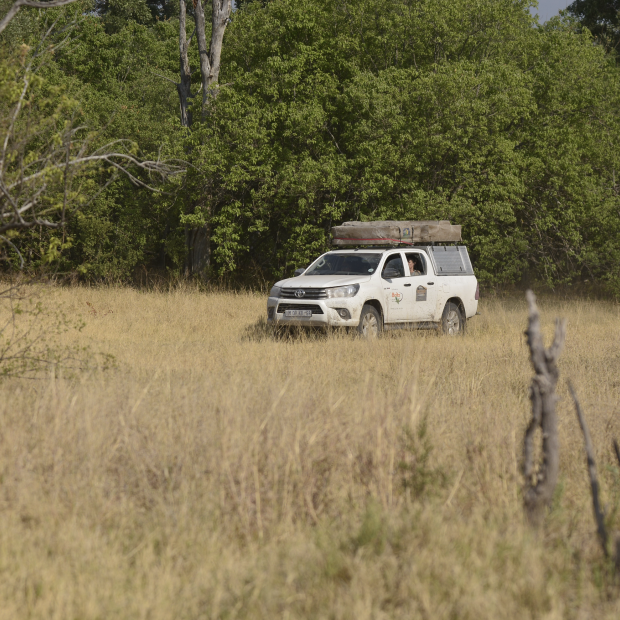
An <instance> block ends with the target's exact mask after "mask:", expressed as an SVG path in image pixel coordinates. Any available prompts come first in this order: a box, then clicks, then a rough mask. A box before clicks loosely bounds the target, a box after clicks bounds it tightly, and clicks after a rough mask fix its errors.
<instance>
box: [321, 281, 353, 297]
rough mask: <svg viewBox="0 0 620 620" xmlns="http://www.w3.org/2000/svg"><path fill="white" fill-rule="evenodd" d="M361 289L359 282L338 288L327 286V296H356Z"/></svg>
mask: <svg viewBox="0 0 620 620" xmlns="http://www.w3.org/2000/svg"><path fill="white" fill-rule="evenodd" d="M359 290H360V285H359V284H349V286H338V287H336V288H326V289H325V292H326V293H327V298H328V299H332V298H334V297H355V295H357V291H359Z"/></svg>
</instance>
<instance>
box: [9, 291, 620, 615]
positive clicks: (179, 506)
mask: <svg viewBox="0 0 620 620" xmlns="http://www.w3.org/2000/svg"><path fill="white" fill-rule="evenodd" d="M87 302H88V303H87ZM265 302H266V299H265V296H264V295H257V294H251V293H244V294H241V293H240V294H234V293H211V294H204V293H199V292H196V291H191V290H181V289H179V290H173V291H170V292H139V291H136V290H132V289H124V288H79V287H77V288H67V289H56V290H54V291H52V292H51V293H50V294H49V296H48V298H47V301H46V303H48V304H53V305H54V306H55V307H58V306H62V307H63V308H64V309H65V311H66V312H67V314H68V316H70V317H74V318H80V317H81V318H82V319H83V320H84V322H85V324H86V325H85V327H84V329H83V330H82V331H81V332H79V333H78V332H68V333H66V334H65V335H64V336H63V339H64V341H65V342H66V343H74V344H75V343H79V344H80V345H84V346H88V347H90V349H91V350H92V351H93V352H101V353H110V354H112V355H114V356H115V358H116V362H117V363H116V367H115V368H112V369H108V370H103V369H97V368H90V369H88V370H84V371H80V372H77V374H74V375H73V376H68V377H67V376H64V375H66V373H64V372H63V371H62V370H61V369H56V370H55V371H54V372H51V371H50V373H49V375H46V376H45V377H42V378H40V379H37V380H24V379H15V378H8V379H4V380H2V382H1V383H0V620H5V619H13V618H20V619H22V618H24V619H25V618H46V619H47V618H58V619H63V620H69V619H76V620H77V619H80V620H87V619H88V620H90V619H93V620H94V619H112V618H114V619H132V620H134V619H140V618H145V619H146V618H148V619H150V620H156V619H162V620H170V619H175V620H181V619H186V618H187V619H190V618H191V619H194V618H196V619H197V618H213V619H215V618H222V619H223V618H227V619H233V618H251V619H274V618H290V619H293V618H313V619H314V618H317V619H356V620H363V619H371V618H373V619H381V618H407V619H409V618H422V619H433V620H434V619H442V618H450V619H456V618H458V619H472V620H473V619H476V620H478V619H483V618H493V619H500V618H507V619H508V618H510V619H514V618H549V619H551V618H575V619H581V618H583V619H586V618H610V619H611V618H613V619H617V618H619V617H620V580H619V579H618V578H616V577H614V576H613V572H612V570H611V569H610V566H609V564H608V563H606V562H605V560H604V559H603V556H602V552H601V550H600V548H599V546H598V542H597V539H596V533H595V524H594V518H593V516H592V508H591V498H590V491H589V484H588V477H587V470H586V464H585V454H584V451H583V439H582V436H581V433H580V430H579V427H578V424H577V420H576V417H575V414H574V410H573V408H572V404H571V402H570V400H569V398H568V395H567V389H566V383H565V380H566V378H572V380H573V381H574V384H575V386H576V388H577V390H578V393H579V396H580V398H581V402H582V405H583V407H584V410H585V414H586V416H587V420H588V422H589V425H590V432H591V434H592V440H593V442H594V445H595V447H596V450H597V458H598V462H597V465H598V469H599V477H600V482H601V486H602V499H603V505H604V506H606V507H607V514H608V521H609V526H610V528H613V527H618V526H620V515H618V514H617V511H618V508H619V506H620V471H619V468H618V464H617V463H616V462H615V461H614V458H613V451H612V447H611V440H612V438H613V437H614V436H615V437H617V438H619V439H620V395H619V390H620V306H618V305H617V304H614V303H612V302H603V301H579V300H577V301H565V300H560V299H554V298H552V297H545V298H543V299H542V300H540V304H539V305H540V308H541V313H542V319H543V326H544V328H545V332H546V335H547V338H548V339H549V338H550V337H551V334H552V330H553V318H554V317H555V316H565V317H567V318H568V336H567V343H566V348H565V350H564V353H563V354H562V356H561V358H560V368H561V377H560V383H559V388H560V395H561V397H562V398H561V401H560V402H559V405H558V413H559V419H560V439H561V475H560V482H559V485H558V489H557V493H556V498H555V502H554V506H553V508H552V510H551V512H550V513H549V515H548V517H547V519H546V522H545V525H544V529H543V530H542V531H541V532H540V533H536V532H533V531H531V530H530V529H529V527H528V526H527V525H526V523H525V520H524V516H523V511H522V502H521V487H522V482H523V481H522V476H521V474H520V461H521V448H522V439H523V431H524V429H525V426H526V424H527V421H528V419H529V415H530V408H529V400H528V385H529V381H530V379H531V376H532V370H531V368H530V365H529V358H528V349H527V345H526V342H525V338H524V336H523V330H524V328H525V326H526V320H527V309H526V304H525V301H524V299H522V298H521V297H514V298H507V299H493V300H484V299H483V300H482V301H481V303H480V308H479V309H480V311H481V313H482V315H481V316H478V317H476V318H474V319H473V320H471V321H470V322H469V325H468V328H469V329H468V333H467V334H466V336H464V337H462V338H448V337H443V336H437V335H435V334H433V333H425V332H418V333H404V332H400V333H393V332H392V333H390V334H389V335H387V336H385V337H383V338H381V339H378V340H376V341H372V342H365V341H361V340H358V339H355V338H353V337H351V336H348V335H343V334H336V335H327V336H320V335H319V336H313V337H307V338H293V339H277V338H273V337H271V336H270V335H269V333H268V331H267V330H266V329H265V327H264V323H263V319H262V317H263V316H264V315H265V314H266V312H265V306H266V303H265ZM88 304H90V305H88ZM425 431H426V434H425Z"/></svg>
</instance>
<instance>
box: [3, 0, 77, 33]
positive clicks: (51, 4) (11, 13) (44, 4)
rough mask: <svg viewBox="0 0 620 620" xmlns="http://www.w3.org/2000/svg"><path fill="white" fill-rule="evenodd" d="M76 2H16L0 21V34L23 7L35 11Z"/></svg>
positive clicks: (27, 0)
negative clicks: (28, 7)
mask: <svg viewBox="0 0 620 620" xmlns="http://www.w3.org/2000/svg"><path fill="white" fill-rule="evenodd" d="M72 2H76V0H50V2H35V0H17V2H15V3H14V4H13V6H12V7H11V8H10V9H9V10H8V13H7V14H6V15H5V16H4V17H3V18H2V20H0V33H2V31H3V30H4V29H5V28H6V27H7V26H8V25H9V23H10V21H11V20H12V19H13V18H14V17H15V16H16V15H17V13H18V11H19V9H21V8H22V7H23V6H30V7H33V8H35V9H52V8H55V7H59V6H65V5H66V4H71V3H72Z"/></svg>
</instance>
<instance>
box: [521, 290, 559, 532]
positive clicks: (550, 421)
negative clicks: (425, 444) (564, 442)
mask: <svg viewBox="0 0 620 620" xmlns="http://www.w3.org/2000/svg"><path fill="white" fill-rule="evenodd" d="M526 298H527V302H528V305H529V320H528V328H527V330H526V332H525V334H526V336H527V342H528V345H529V348H530V359H531V362H532V366H533V367H534V371H535V373H536V374H535V376H534V378H533V379H532V384H531V386H530V399H531V401H532V420H531V422H530V424H529V426H528V428H527V430H526V432H525V437H524V440H523V474H524V476H525V488H524V493H523V501H524V505H525V510H526V514H527V517H528V519H529V521H530V523H531V524H532V525H535V526H538V525H540V524H541V523H542V520H543V518H544V514H545V510H546V509H547V507H548V506H549V505H550V504H551V500H552V499H553V492H554V490H555V486H556V484H557V480H558V473H559V462H560V446H559V439H558V428H557V427H558V424H557V416H556V412H555V404H556V400H557V397H556V395H555V386H556V385H557V382H558V376H559V370H558V367H557V361H558V357H559V356H560V353H561V352H562V349H563V348H564V341H565V338H566V320H565V319H563V320H559V319H556V322H555V337H554V340H553V344H552V345H551V347H549V348H548V349H545V347H544V344H543V339H542V334H541V330H540V314H539V312H538V307H537V305H536V296H535V295H534V293H533V292H532V291H530V290H528V291H527V293H526ZM538 427H540V428H541V429H542V453H543V458H542V463H540V464H539V465H538V469H537V472H536V481H535V482H534V480H533V478H534V472H535V464H534V445H533V444H534V434H535V431H536V429H537V428H538Z"/></svg>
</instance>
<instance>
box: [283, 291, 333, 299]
mask: <svg viewBox="0 0 620 620" xmlns="http://www.w3.org/2000/svg"><path fill="white" fill-rule="evenodd" d="M296 291H303V292H304V294H303V296H302V297H296V296H295V292H296ZM280 297H281V298H282V299H299V300H300V301H301V300H302V299H327V292H326V291H325V289H324V288H283V289H282V290H281V291H280Z"/></svg>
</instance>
